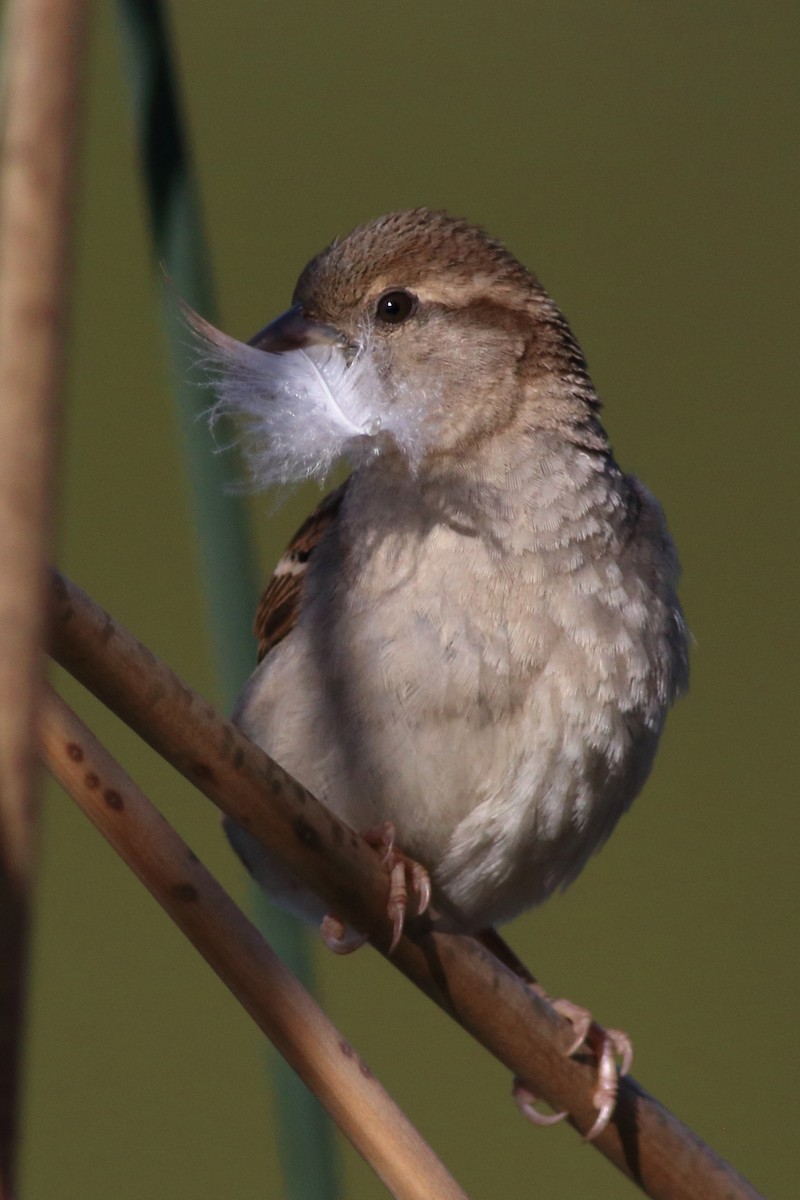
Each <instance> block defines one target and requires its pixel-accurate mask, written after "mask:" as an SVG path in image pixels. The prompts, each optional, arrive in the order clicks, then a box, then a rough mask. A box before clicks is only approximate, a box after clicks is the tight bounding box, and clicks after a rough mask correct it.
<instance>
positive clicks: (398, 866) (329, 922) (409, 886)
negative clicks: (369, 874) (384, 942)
mask: <svg viewBox="0 0 800 1200" xmlns="http://www.w3.org/2000/svg"><path fill="white" fill-rule="evenodd" d="M361 836H362V837H363V839H364V841H365V842H366V843H367V844H368V845H369V846H372V847H373V848H374V849H376V850H379V851H381V852H382V853H381V862H382V864H383V865H384V866H385V867H386V869H387V870H388V872H389V899H388V901H387V904H386V911H387V914H388V916H389V919H390V920H391V922H392V941H391V944H390V946H389V953H390V954H391V953H392V951H393V950H394V948H395V947H396V945H397V943H398V942H399V941H400V938H401V936H402V933H403V927H404V925H405V922H406V915H407V913H408V893H409V890H410V891H411V893H412V894H413V896H414V899H415V901H416V912H415V914H414V915H415V916H422V914H423V913H424V912H425V911H426V910H427V908H428V905H429V904H430V902H431V880H430V876H429V875H428V872H427V871H426V870H425V868H424V867H423V866H422V864H421V863H418V862H415V861H414V860H413V859H411V858H409V857H408V855H407V854H403V852H402V850H398V849H397V847H396V845H395V839H396V837H397V830H396V828H395V826H394V822H392V821H385V822H384V823H383V824H382V825H376V826H373V827H372V828H370V829H365V830H363V831H362V834H361ZM320 932H321V933H322V940H323V941H324V943H325V945H326V946H327V947H328V949H329V950H333V952H334V954H351V953H352V952H353V950H358V949H359V947H360V946H363V945H364V943H365V942H366V941H367V937H366V935H365V934H360V933H355V932H354V931H353V932H348V931H347V926H346V925H345V924H344V922H343V921H342V920H341V918H339V917H337V916H335V915H334V914H333V913H328V915H327V916H326V917H325V918H324V919H323V922H322V927H321V931H320Z"/></svg>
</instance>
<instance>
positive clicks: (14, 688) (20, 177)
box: [0, 0, 85, 1197]
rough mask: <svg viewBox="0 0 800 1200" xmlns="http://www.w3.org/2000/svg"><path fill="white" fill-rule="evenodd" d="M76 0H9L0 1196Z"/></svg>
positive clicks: (59, 320) (23, 879) (30, 787)
mask: <svg viewBox="0 0 800 1200" xmlns="http://www.w3.org/2000/svg"><path fill="white" fill-rule="evenodd" d="M84 25H85V13H84V3H83V0H8V3H7V4H6V11H5V14H4V28H3V62H2V73H3V83H4V94H3V110H4V123H3V132H2V143H1V145H0V563H2V570H1V571H0V1197H5V1196H10V1195H11V1191H12V1176H13V1168H14V1144H15V1140H16V1139H15V1132H16V1109H17V1096H18V1074H19V1062H20V1045H19V1044H20V1036H21V1029H22V1023H23V1007H24V1006H23V996H24V981H25V960H26V943H27V928H28V901H29V893H30V889H31V886H32V876H33V856H34V844H33V842H34V837H33V835H34V824H35V821H34V817H35V804H34V800H35V782H36V781H35V768H36V759H37V754H36V708H37V703H38V698H39V688H40V684H41V675H42V634H43V629H44V618H43V611H44V603H45V596H46V585H47V580H46V575H45V565H46V562H47V557H48V549H49V543H50V526H51V521H50V510H51V493H52V482H51V481H52V475H53V470H52V464H53V460H54V443H55V430H56V427H57V424H58V422H57V398H58V392H59V387H60V382H61V373H62V370H61V369H62V358H63V347H64V327H65V315H66V301H67V287H66V285H67V274H68V258H69V254H68V251H69V237H70V225H71V216H72V204H71V200H72V189H73V179H74V160H75V140H76V123H77V122H76V118H77V109H78V92H79V74H80V64H81V57H82V50H83V44H84Z"/></svg>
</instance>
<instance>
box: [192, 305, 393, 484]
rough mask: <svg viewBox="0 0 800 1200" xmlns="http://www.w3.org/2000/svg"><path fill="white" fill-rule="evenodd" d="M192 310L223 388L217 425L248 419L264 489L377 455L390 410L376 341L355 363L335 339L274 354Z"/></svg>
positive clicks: (255, 468)
mask: <svg viewBox="0 0 800 1200" xmlns="http://www.w3.org/2000/svg"><path fill="white" fill-rule="evenodd" d="M184 313H185V315H186V319H187V321H188V322H189V324H190V325H191V327H192V328H193V330H194V331H195V333H196V334H197V335H198V337H199V339H200V341H201V343H202V345H203V354H202V356H201V360H200V361H201V366H202V367H203V368H204V369H205V370H206V372H207V375H208V379H209V383H210V384H211V386H213V387H214V389H215V391H216V393H217V400H216V403H215V404H213V405H212V407H211V408H210V409H209V411H208V417H209V421H210V423H211V426H212V428H213V427H214V425H215V424H216V423H217V421H219V419H220V418H221V417H224V416H228V415H230V416H232V417H234V418H236V419H237V421H240V422H241V423H242V435H241V436H242V440H243V441H244V443H245V453H246V457H247V461H248V465H249V467H250V472H251V477H252V481H253V483H254V484H255V485H256V487H267V486H269V485H270V484H275V483H290V482H299V481H301V480H304V479H311V478H315V479H318V480H320V481H321V480H322V479H323V478H324V477H325V476H326V475H327V473H328V471H329V470H330V468H331V466H332V465H333V463H334V462H335V461H336V459H338V458H341V457H347V458H351V459H355V460H357V461H363V458H364V455H365V453H366V454H369V453H377V451H378V449H379V447H378V439H379V435H380V433H381V430H382V419H383V416H384V415H385V409H384V405H383V404H382V397H383V387H382V385H381V382H380V379H379V377H378V375H377V372H376V371H375V369H374V366H373V365H372V356H371V354H370V352H369V344H368V341H366V340H365V343H364V344H362V346H361V347H359V349H358V351H357V353H356V354H355V356H354V357H353V358H352V359H351V360H350V361H348V359H347V357H346V355H345V352H344V351H343V350H342V349H340V348H339V347H338V346H335V345H330V344H327V345H326V344H323V345H310V346H308V347H304V348H302V349H295V350H287V351H285V352H283V353H280V354H272V353H269V352H267V351H264V350H261V349H257V348H256V347H254V346H248V345H247V344H246V343H244V342H239V341H237V340H236V339H235V338H232V337H230V336H229V335H228V334H226V333H223V332H222V331H221V330H219V329H216V328H215V327H214V326H213V325H211V324H209V322H208V321H205V320H204V319H203V318H202V317H200V316H199V315H198V314H197V313H195V312H194V311H193V310H191V309H190V308H188V307H187V306H184ZM382 409H383V410H384V411H383V412H382Z"/></svg>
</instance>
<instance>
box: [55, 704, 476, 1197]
mask: <svg viewBox="0 0 800 1200" xmlns="http://www.w3.org/2000/svg"><path fill="white" fill-rule="evenodd" d="M42 745H43V754H44V759H45V763H46V765H47V767H48V770H49V771H50V772H51V773H52V774H53V775H54V776H55V777H56V779H58V780H59V782H60V783H62V784H63V786H64V787H65V788H66V790H67V791H68V792H69V793H70V795H71V796H72V797H73V798H74V799H75V801H76V802H77V803H78V805H79V806H80V808H81V809H82V810H83V812H84V813H85V814H86V816H87V817H88V818H89V820H90V821H92V823H93V824H94V825H96V826H97V828H98V829H99V830H100V832H101V833H102V834H103V836H104V837H105V838H107V839H108V841H109V842H110V843H111V845H112V846H113V847H114V849H115V850H116V851H117V853H118V854H119V855H120V857H121V858H123V859H124V861H125V862H126V863H127V864H128V866H129V867H130V868H131V869H132V870H133V871H134V872H135V873H136V874H137V875H138V877H139V878H140V879H141V880H142V882H143V883H144V884H145V886H146V887H147V888H148V889H149V890H150V892H152V894H153V895H154V896H155V898H156V900H158V902H159V904H160V905H161V906H162V908H164V909H165V910H166V912H167V913H168V914H169V916H170V917H171V918H172V920H173V921H174V922H175V924H176V925H177V926H178V927H179V929H181V930H182V931H183V933H185V934H186V936H187V937H188V939H189V941H190V942H191V943H192V944H193V945H194V946H195V948H196V949H197V950H199V951H200V953H201V954H202V956H203V958H205V960H206V962H207V963H208V964H209V965H210V966H211V967H212V968H213V969H214V970H215V971H216V973H217V974H218V975H219V977H220V978H221V979H222V981H223V982H224V983H225V984H226V985H227V986H228V987H229V988H230V990H231V991H232V992H233V994H234V996H236V998H237V1000H238V1001H239V1003H240V1004H241V1005H242V1006H243V1007H244V1008H245V1009H246V1011H247V1012H248V1013H249V1014H250V1016H251V1017H252V1018H253V1020H254V1021H255V1022H256V1024H257V1025H258V1027H259V1028H260V1029H261V1030H262V1031H263V1032H264V1033H265V1034H266V1035H267V1037H268V1038H270V1040H271V1041H272V1042H273V1043H274V1044H275V1045H276V1046H277V1048H278V1049H279V1050H280V1052H281V1054H282V1055H283V1056H284V1057H285V1058H286V1059H287V1061H288V1062H289V1063H290V1064H291V1066H292V1067H294V1069H295V1071H297V1073H298V1075H299V1076H300V1077H301V1079H302V1080H303V1081H304V1082H305V1083H306V1085H307V1086H308V1087H309V1088H310V1089H311V1090H312V1091H313V1092H314V1094H315V1095H316V1096H317V1097H318V1098H319V1099H320V1101H321V1102H322V1103H323V1104H324V1105H325V1107H326V1108H327V1110H328V1112H329V1113H330V1114H331V1116H332V1117H333V1119H334V1120H335V1121H336V1122H337V1124H338V1125H339V1128H340V1129H341V1130H342V1132H343V1133H344V1134H345V1135H346V1136H347V1137H348V1138H349V1139H350V1141H351V1142H352V1143H353V1145H354V1146H355V1148H356V1149H357V1150H358V1152H359V1153H360V1154H361V1155H362V1156H363V1157H364V1158H365V1159H366V1161H367V1162H368V1163H369V1164H370V1166H371V1167H372V1168H373V1170H374V1171H375V1172H376V1174H377V1175H378V1176H379V1177H380V1179H382V1180H383V1182H384V1183H385V1184H386V1186H387V1187H388V1189H389V1190H390V1191H391V1193H392V1194H393V1195H394V1196H397V1197H399V1198H400V1200H466V1196H465V1193H464V1192H463V1191H462V1190H461V1188H460V1187H459V1186H458V1185H457V1184H456V1182H455V1180H454V1179H453V1178H452V1176H451V1175H450V1174H449V1173H448V1172H447V1171H446V1170H445V1168H444V1167H443V1165H442V1163H441V1162H440V1160H439V1159H438V1158H437V1157H436V1155H435V1154H434V1153H433V1151H432V1150H431V1148H430V1146H428V1144H427V1142H425V1141H423V1139H422V1138H421V1137H420V1135H419V1134H418V1133H417V1131H416V1129H415V1128H414V1126H413V1125H412V1124H411V1122H410V1121H409V1120H408V1118H407V1117H406V1116H405V1114H404V1113H403V1112H402V1111H401V1109H399V1108H398V1107H397V1105H396V1104H395V1103H394V1101H393V1100H392V1099H391V1097H390V1096H389V1095H388V1093H387V1092H386V1091H384V1089H383V1087H382V1086H381V1085H380V1083H378V1081H377V1079H375V1077H374V1075H373V1074H372V1073H371V1072H370V1070H369V1068H368V1067H367V1066H366V1065H365V1064H364V1062H363V1061H362V1060H361V1059H360V1058H359V1056H358V1055H357V1054H356V1052H355V1051H354V1050H353V1048H352V1047H351V1046H350V1045H349V1043H348V1042H347V1041H346V1039H345V1038H344V1037H343V1036H342V1034H341V1033H340V1032H339V1031H338V1030H337V1029H336V1027H335V1026H334V1025H333V1024H332V1023H331V1022H330V1021H329V1020H328V1018H327V1017H326V1016H325V1014H324V1012H323V1011H322V1009H321V1008H320V1007H319V1005H318V1004H317V1003H316V1001H315V1000H314V999H312V997H311V996H310V995H309V993H308V992H307V991H306V990H305V989H304V988H303V987H302V985H301V984H300V983H299V982H298V980H297V979H296V978H295V977H294V975H292V973H291V972H290V971H289V970H288V969H287V968H286V967H285V966H284V965H283V963H282V962H281V960H280V959H279V958H278V956H277V955H276V954H275V952H274V951H273V950H272V949H271V948H270V947H269V946H268V945H267V943H266V942H265V941H264V939H263V938H262V937H261V935H260V934H259V932H258V930H257V929H256V928H255V926H254V925H252V924H251V923H250V921H248V920H247V918H246V917H245V915H244V913H242V912H241V911H240V910H239V909H238V908H237V907H236V905H235V904H234V903H233V901H232V900H231V898H230V897H229V896H228V895H227V893H226V892H225V891H223V889H222V888H221V887H220V885H219V884H218V883H217V881H216V879H214V877H213V875H211V874H210V873H209V872H208V871H207V870H206V868H205V867H204V866H203V865H202V863H200V862H199V860H198V859H197V857H196V855H195V854H193V853H192V851H191V850H190V849H189V847H188V846H187V845H186V843H185V842H184V841H183V840H182V839H181V838H180V837H179V836H178V835H177V833H175V831H174V830H173V829H172V828H171V826H170V825H169V824H168V823H167V822H166V821H165V820H164V818H163V817H162V816H161V814H160V813H159V812H158V811H157V809H155V808H154V807H153V805H152V804H151V803H150V801H149V800H148V799H147V798H146V796H145V795H144V794H143V793H142V792H141V791H140V790H139V788H138V787H137V786H136V784H135V783H134V782H133V780H132V779H131V778H130V776H129V775H127V774H126V773H125V771H123V770H122V768H121V767H120V766H119V765H118V763H117V762H116V761H115V760H114V759H113V758H112V757H111V755H110V754H109V753H108V751H107V750H105V749H104V747H103V746H102V745H101V744H100V742H98V740H97V738H95V737H94V735H93V734H92V733H91V732H90V730H89V729H87V727H86V726H85V725H84V724H83V722H82V721H80V720H79V718H78V717H77V716H76V715H75V713H74V712H72V710H71V709H70V708H69V707H68V706H67V705H66V704H65V703H64V701H63V700H62V699H61V698H60V697H59V696H58V695H57V694H56V693H55V692H54V691H52V689H48V691H47V693H46V697H45V704H44V706H43V714H42Z"/></svg>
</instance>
